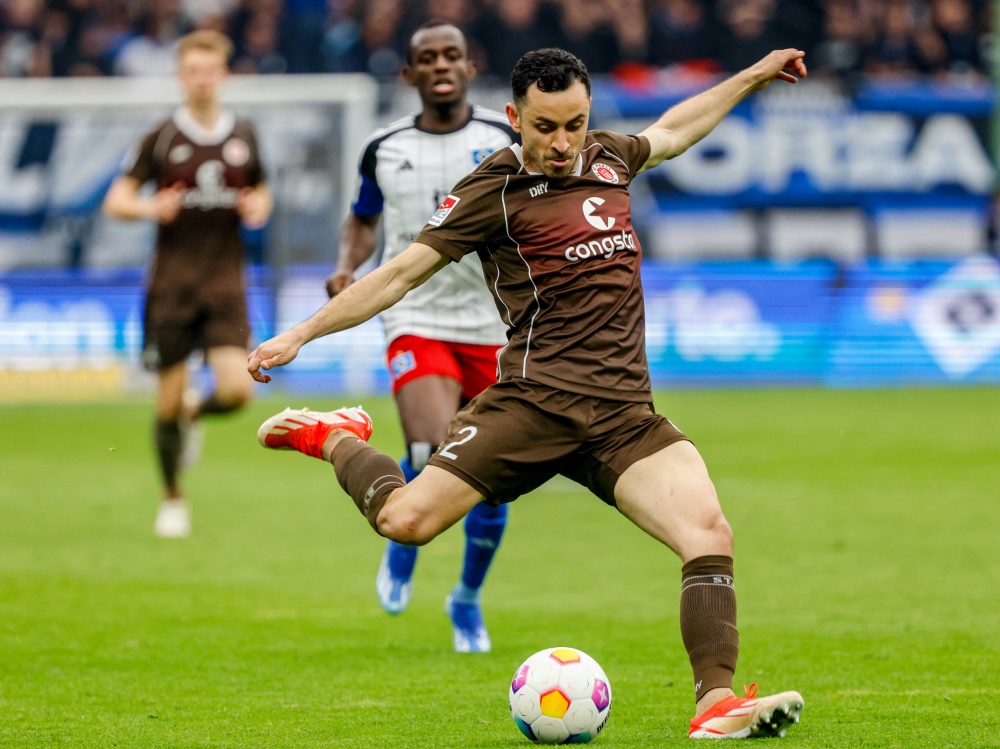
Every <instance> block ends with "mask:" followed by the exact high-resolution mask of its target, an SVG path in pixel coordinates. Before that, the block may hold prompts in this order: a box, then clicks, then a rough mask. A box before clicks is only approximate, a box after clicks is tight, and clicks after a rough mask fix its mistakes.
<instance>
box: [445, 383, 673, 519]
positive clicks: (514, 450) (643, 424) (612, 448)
mask: <svg viewBox="0 0 1000 749" xmlns="http://www.w3.org/2000/svg"><path fill="white" fill-rule="evenodd" d="M685 439H687V437H685V436H684V435H683V434H682V433H681V432H680V431H679V430H678V429H677V428H676V427H675V426H674V425H673V424H671V423H670V421H669V420H667V419H666V418H665V417H663V416H660V415H658V414H656V413H653V409H652V406H650V404H648V403H626V402H623V401H612V400H605V399H603V398H593V397H591V396H587V395H577V394H575V393H568V392H566V391H564V390H557V389H555V388H551V387H548V386H547V385H540V384H538V383H535V382H530V381H528V380H520V379H518V380H507V381H504V382H501V383H498V384H496V385H491V386H490V387H488V388H487V389H486V390H485V391H483V393H481V394H480V395H478V396H476V398H474V399H473V400H472V402H470V403H469V405H467V406H466V407H465V408H463V409H462V410H461V411H459V412H458V414H457V415H456V416H455V419H454V420H453V421H452V422H451V427H450V429H449V432H448V436H447V437H446V438H445V440H444V442H442V443H441V445H440V447H439V448H438V450H437V452H436V453H434V455H433V456H432V457H431V459H430V465H432V466H437V467H438V468H443V469H444V470H446V471H448V472H449V473H453V474H455V475H456V476H458V477H459V478H460V479H462V480H463V481H465V482H466V483H468V484H469V485H470V486H472V487H474V488H475V489H476V490H478V491H479V492H480V493H481V494H482V495H483V496H484V497H485V498H486V501H487V502H489V503H491V504H501V503H503V502H511V501H513V500H515V499H517V498H518V497H520V496H521V495H522V494H527V493H528V492H530V491H531V490H533V489H536V488H538V487H539V486H541V485H542V484H544V483H545V482H546V481H548V480H549V479H550V478H552V477H553V476H555V475H556V474H561V475H563V476H566V477H567V478H569V479H572V480H573V481H576V482H577V483H579V484H582V485H583V486H585V487H587V488H588V489H590V491H592V492H593V493H594V494H596V495H597V496H598V497H600V498H601V499H602V500H604V501H605V502H607V503H608V504H609V505H614V504H615V484H616V483H618V477H619V476H621V475H622V473H624V472H625V469H627V468H628V467H629V466H631V465H632V464H633V463H636V462H638V461H639V460H642V459H643V458H645V457H648V456H650V455H652V454H653V453H655V452H657V451H659V450H661V449H663V448H664V447H666V446H667V445H670V444H672V443H674V442H677V441H678V440H685Z"/></svg>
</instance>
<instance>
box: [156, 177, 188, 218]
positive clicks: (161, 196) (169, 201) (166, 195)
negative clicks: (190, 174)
mask: <svg viewBox="0 0 1000 749" xmlns="http://www.w3.org/2000/svg"><path fill="white" fill-rule="evenodd" d="M184 190H185V187H184V183H183V182H175V183H174V184H172V185H171V186H170V187H164V188H163V189H162V190H157V191H156V194H155V195H153V216H152V217H153V218H154V219H156V221H158V222H159V223H161V224H169V223H170V222H171V221H173V220H174V219H175V218H177V214H178V213H180V212H181V206H182V201H183V199H184Z"/></svg>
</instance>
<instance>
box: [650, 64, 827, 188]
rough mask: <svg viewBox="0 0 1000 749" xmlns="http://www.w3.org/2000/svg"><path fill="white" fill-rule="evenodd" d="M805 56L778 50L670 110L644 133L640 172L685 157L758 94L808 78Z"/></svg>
mask: <svg viewBox="0 0 1000 749" xmlns="http://www.w3.org/2000/svg"><path fill="white" fill-rule="evenodd" d="M805 56H806V53H805V52H802V51H800V50H797V49H779V50H775V51H774V52H772V53H771V54H769V55H768V56H767V57H764V58H762V59H761V60H759V61H757V62H756V63H754V64H753V65H751V66H750V67H749V68H746V69H745V70H741V71H740V72H739V73H737V74H736V75H734V76H733V77H732V78H728V79H726V80H725V81H723V82H722V83H720V84H718V85H717V86H713V87H712V88H710V89H708V90H707V91H702V92H701V93H700V94H698V95H697V96H692V97H691V98H690V99H685V100H684V101H682V102H681V103H680V104H676V105H675V106H673V107H671V108H670V109H668V110H667V111H666V112H664V113H663V115H662V116H661V117H660V119H658V120H657V121H656V122H654V123H653V124H652V125H650V126H649V127H648V128H646V129H645V130H643V131H642V133H641V134H642V135H644V136H645V137H646V139H647V140H648V141H649V158H648V159H647V160H646V163H645V164H643V166H642V169H641V170H640V171H645V170H646V169H652V168H653V167H654V166H657V165H658V164H660V163H661V162H663V161H665V160H666V159H672V158H674V157H675V156H679V155H680V154H682V153H684V152H685V151H686V150H687V149H689V148H690V147H691V146H693V145H694V144H695V143H697V142H698V141H700V140H701V139H702V138H704V137H705V136H706V135H708V134H709V133H710V132H712V130H713V129H714V128H715V126H716V125H718V124H719V123H720V122H721V121H722V119H723V118H724V117H725V116H726V115H727V114H729V112H730V111H731V110H732V108H733V107H735V106H736V105H737V104H739V103H740V102H741V101H743V99H745V98H746V97H747V96H749V95H750V94H752V93H754V92H755V91H760V90H761V89H762V88H766V87H767V86H769V85H770V84H771V83H772V82H773V81H776V80H777V81H785V82H786V83H796V82H798V80H799V79H801V78H805V77H806V75H807V74H808V73H807V70H806V63H805V60H804V58H805Z"/></svg>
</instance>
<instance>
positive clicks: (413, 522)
mask: <svg viewBox="0 0 1000 749" xmlns="http://www.w3.org/2000/svg"><path fill="white" fill-rule="evenodd" d="M376 523H377V524H378V532H379V533H380V534H381V535H383V536H385V537H386V538H388V539H391V540H393V541H395V542H396V543H399V544H406V545H407V546H423V545H424V544H426V543H429V542H430V541H431V540H432V539H434V537H435V536H437V535H438V533H439V532H440V531H439V529H438V528H437V524H436V523H434V522H433V519H432V518H429V517H427V516H426V515H423V514H420V513H416V512H414V511H412V510H411V509H410V508H408V507H405V506H402V507H401V506H399V504H398V503H396V504H392V503H387V504H386V505H385V507H383V508H382V511H381V512H380V513H379V514H378V519H377V520H376Z"/></svg>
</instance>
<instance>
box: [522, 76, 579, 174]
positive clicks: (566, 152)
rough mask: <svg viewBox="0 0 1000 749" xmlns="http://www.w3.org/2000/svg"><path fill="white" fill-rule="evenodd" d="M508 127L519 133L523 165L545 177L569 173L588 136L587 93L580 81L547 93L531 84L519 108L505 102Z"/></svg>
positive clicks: (571, 171) (574, 167)
mask: <svg viewBox="0 0 1000 749" xmlns="http://www.w3.org/2000/svg"><path fill="white" fill-rule="evenodd" d="M507 117H508V119H510V124H511V127H513V128H514V130H516V131H517V132H519V133H520V134H521V149H522V151H523V153H524V166H525V167H526V168H527V169H528V171H531V172H541V173H542V174H544V175H545V176H546V177H550V178H552V179H560V178H562V177H568V176H569V175H571V174H572V173H573V171H574V170H575V169H576V162H577V159H578V158H579V156H580V150H581V149H582V148H583V141H584V139H585V138H586V137H587V123H588V122H589V120H590V96H588V95H587V87H586V86H584V85H583V83H581V82H580V81H576V82H575V83H573V85H572V86H570V87H569V88H568V89H566V90H565V91H556V92H554V93H546V92H543V91H539V90H538V86H537V85H534V84H532V86H531V88H529V89H528V94H527V96H526V97H525V99H524V101H523V102H522V103H521V107H520V109H518V108H517V107H515V106H514V105H513V104H508V105H507Z"/></svg>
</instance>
